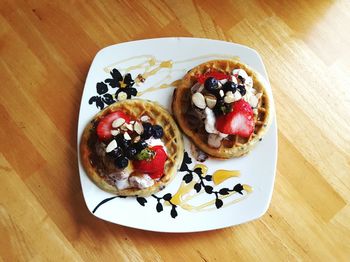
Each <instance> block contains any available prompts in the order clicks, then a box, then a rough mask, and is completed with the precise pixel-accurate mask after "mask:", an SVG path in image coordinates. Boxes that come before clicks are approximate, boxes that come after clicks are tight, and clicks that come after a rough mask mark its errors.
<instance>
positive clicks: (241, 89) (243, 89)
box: [237, 85, 247, 96]
mask: <svg viewBox="0 0 350 262" xmlns="http://www.w3.org/2000/svg"><path fill="white" fill-rule="evenodd" d="M237 89H238V91H239V92H240V93H241V95H242V96H244V95H245V93H246V92H247V91H246V90H245V87H244V86H242V85H238V87H237Z"/></svg>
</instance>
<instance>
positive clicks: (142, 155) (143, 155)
mask: <svg viewBox="0 0 350 262" xmlns="http://www.w3.org/2000/svg"><path fill="white" fill-rule="evenodd" d="M154 155H155V152H154V151H153V150H151V149H149V148H144V149H142V150H141V151H140V152H139V153H138V154H137V155H136V156H135V159H137V160H147V159H151V158H153V157H154Z"/></svg>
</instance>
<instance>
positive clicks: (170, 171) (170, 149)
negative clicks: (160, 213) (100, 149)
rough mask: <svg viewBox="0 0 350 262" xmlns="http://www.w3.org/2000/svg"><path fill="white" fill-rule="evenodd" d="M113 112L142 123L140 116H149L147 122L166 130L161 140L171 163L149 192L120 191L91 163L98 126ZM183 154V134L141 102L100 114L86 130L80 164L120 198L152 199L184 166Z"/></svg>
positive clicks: (124, 103) (160, 110)
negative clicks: (102, 119)
mask: <svg viewBox="0 0 350 262" xmlns="http://www.w3.org/2000/svg"><path fill="white" fill-rule="evenodd" d="M113 111H123V112H124V113H126V114H127V115H129V116H130V117H131V118H132V119H140V117H141V116H143V115H147V116H149V118H150V120H148V122H150V123H152V124H158V125H160V126H162V127H163V131H164V135H163V137H162V139H161V140H162V142H163V143H164V146H165V147H166V151H167V155H168V159H167V160H166V162H165V167H164V175H163V176H162V177H161V178H160V179H159V180H158V181H156V180H155V181H154V182H155V183H154V185H153V186H151V187H148V188H146V189H139V188H127V189H123V190H118V188H117V187H116V186H114V185H111V184H110V183H108V182H107V181H106V179H105V177H104V175H103V174H102V172H101V170H100V169H99V168H97V167H96V165H94V164H93V162H94V161H96V160H93V159H91V154H92V152H91V143H93V141H94V138H93V137H94V136H96V130H95V129H96V126H97V124H98V122H99V120H100V119H101V118H102V117H103V116H105V115H107V114H109V113H110V112H113ZM89 145H90V146H89ZM183 154H184V146H183V141H182V136H181V133H180V131H179V129H178V127H177V125H176V123H175V121H174V120H173V118H172V117H171V115H170V114H169V113H168V111H167V110H165V109H164V108H163V107H161V106H160V105H159V104H157V103H155V102H151V101H148V100H141V99H132V100H125V101H122V102H116V103H114V104H112V105H110V106H108V107H107V108H105V109H104V110H102V111H101V112H99V113H98V114H97V115H96V116H95V117H94V118H93V120H92V121H91V122H90V123H89V124H88V125H87V126H86V128H85V130H84V132H83V135H82V139H81V143H80V155H81V162H82V164H83V167H84V169H85V171H86V173H87V175H88V176H89V177H90V179H91V180H92V181H93V182H94V183H95V184H96V185H97V186H98V187H100V188H101V189H103V190H105V191H108V192H110V193H113V194H116V195H121V196H149V195H151V194H153V193H156V192H158V191H160V190H162V189H163V188H164V187H165V186H166V185H167V184H169V183H170V182H171V180H172V179H173V178H174V176H175V174H176V172H177V169H178V166H179V165H180V164H181V162H182V159H183Z"/></svg>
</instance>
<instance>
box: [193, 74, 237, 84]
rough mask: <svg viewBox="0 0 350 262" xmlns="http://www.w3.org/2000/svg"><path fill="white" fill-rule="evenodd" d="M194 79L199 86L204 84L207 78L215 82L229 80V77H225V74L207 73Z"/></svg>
mask: <svg viewBox="0 0 350 262" xmlns="http://www.w3.org/2000/svg"><path fill="white" fill-rule="evenodd" d="M196 77H197V81H198V82H199V83H201V84H204V83H205V80H207V78H209V77H214V78H215V79H216V80H223V79H227V80H231V76H230V75H227V74H225V73H222V72H218V71H209V72H206V73H204V74H201V75H197V76H196Z"/></svg>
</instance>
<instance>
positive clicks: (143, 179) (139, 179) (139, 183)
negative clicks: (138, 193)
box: [129, 174, 154, 189]
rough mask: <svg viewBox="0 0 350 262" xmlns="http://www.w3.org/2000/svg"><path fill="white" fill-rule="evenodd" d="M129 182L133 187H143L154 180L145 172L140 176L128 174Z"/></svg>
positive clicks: (146, 186) (150, 184) (151, 183)
mask: <svg viewBox="0 0 350 262" xmlns="http://www.w3.org/2000/svg"><path fill="white" fill-rule="evenodd" d="M129 183H130V185H131V186H133V187H137V188H140V189H145V188H148V187H150V186H153V185H154V180H153V179H152V178H151V177H150V176H149V175H146V174H143V175H141V176H130V177H129Z"/></svg>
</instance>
